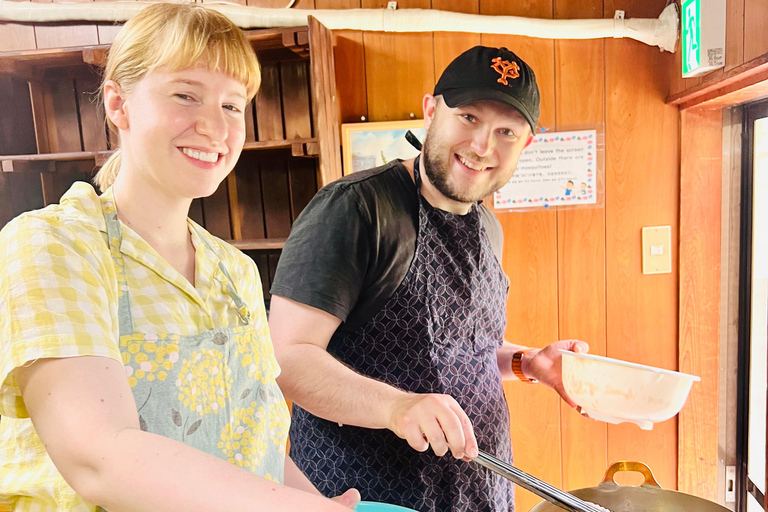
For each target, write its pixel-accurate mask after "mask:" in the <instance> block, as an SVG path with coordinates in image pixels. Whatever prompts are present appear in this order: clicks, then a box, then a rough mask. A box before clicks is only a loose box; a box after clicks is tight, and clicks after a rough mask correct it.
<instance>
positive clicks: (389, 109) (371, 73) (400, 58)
mask: <svg viewBox="0 0 768 512" xmlns="http://www.w3.org/2000/svg"><path fill="white" fill-rule="evenodd" d="M402 7H403V8H404V7H405V6H402ZM363 41H364V43H365V75H366V89H367V93H368V120H369V121H396V120H403V119H409V118H410V114H414V115H415V116H419V117H420V114H421V110H422V109H421V99H422V98H423V96H424V94H426V93H431V92H432V91H433V90H434V87H435V76H434V61H433V49H432V48H433V46H432V34H414V33H402V34H394V35H393V34H384V33H381V32H365V33H364V34H363Z"/></svg>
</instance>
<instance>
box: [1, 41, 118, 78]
mask: <svg viewBox="0 0 768 512" xmlns="http://www.w3.org/2000/svg"><path fill="white" fill-rule="evenodd" d="M108 49H109V45H106V44H103V45H91V46H74V47H70V48H46V49H43V50H22V51H16V52H0V73H6V74H9V75H15V76H19V77H22V78H26V79H28V80H35V79H40V78H41V76H40V75H41V74H44V72H45V70H47V69H50V68H63V67H72V66H83V65H85V64H91V65H94V66H102V65H104V63H105V62H106V55H107V50H108Z"/></svg>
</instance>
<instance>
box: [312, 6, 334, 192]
mask: <svg viewBox="0 0 768 512" xmlns="http://www.w3.org/2000/svg"><path fill="white" fill-rule="evenodd" d="M309 40H310V47H311V55H310V66H311V67H310V77H311V82H312V91H311V94H312V117H313V118H314V121H315V130H314V133H315V135H316V137H317V149H318V150H319V154H320V164H319V166H318V170H317V175H318V182H319V184H320V185H321V186H324V185H327V184H328V183H330V182H331V181H334V180H336V179H338V178H341V137H340V135H339V104H338V99H337V98H338V96H337V93H336V71H335V63H334V58H333V37H332V36H331V31H330V30H328V29H327V28H325V26H323V25H322V24H321V23H320V22H319V21H317V20H316V19H315V18H313V17H312V16H310V17H309Z"/></svg>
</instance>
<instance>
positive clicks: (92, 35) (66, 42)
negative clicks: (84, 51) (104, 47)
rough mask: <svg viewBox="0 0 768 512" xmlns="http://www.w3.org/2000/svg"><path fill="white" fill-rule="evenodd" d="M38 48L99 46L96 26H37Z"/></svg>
mask: <svg viewBox="0 0 768 512" xmlns="http://www.w3.org/2000/svg"><path fill="white" fill-rule="evenodd" d="M35 39H36V40H37V48H38V49H42V48H59V47H67V46H85V45H89V44H99V34H98V30H97V27H96V25H56V24H51V25H36V26H35Z"/></svg>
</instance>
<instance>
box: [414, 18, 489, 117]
mask: <svg viewBox="0 0 768 512" xmlns="http://www.w3.org/2000/svg"><path fill="white" fill-rule="evenodd" d="M480 43H481V37H480V34H464V33H457V32H435V37H434V44H435V83H437V81H438V80H439V79H440V75H442V74H443V71H445V68H447V67H448V64H450V63H451V61H452V60H453V59H455V58H456V57H458V56H459V55H461V54H462V53H464V52H465V51H466V50H469V49H470V48H472V47H474V46H477V45H479V44H480ZM433 89H434V86H433V87H432V89H431V90H429V91H425V92H429V93H430V94H431V93H432V90H433ZM417 117H424V115H423V112H421V113H419V114H417Z"/></svg>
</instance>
